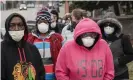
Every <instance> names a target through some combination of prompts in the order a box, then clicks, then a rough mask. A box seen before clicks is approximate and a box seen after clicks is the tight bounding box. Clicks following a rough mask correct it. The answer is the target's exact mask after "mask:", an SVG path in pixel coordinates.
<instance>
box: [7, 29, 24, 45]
mask: <svg viewBox="0 0 133 80" xmlns="http://www.w3.org/2000/svg"><path fill="white" fill-rule="evenodd" d="M9 34H10V36H11V38H12V39H13V40H14V41H16V42H19V41H20V40H21V39H22V38H23V36H24V30H21V31H9Z"/></svg>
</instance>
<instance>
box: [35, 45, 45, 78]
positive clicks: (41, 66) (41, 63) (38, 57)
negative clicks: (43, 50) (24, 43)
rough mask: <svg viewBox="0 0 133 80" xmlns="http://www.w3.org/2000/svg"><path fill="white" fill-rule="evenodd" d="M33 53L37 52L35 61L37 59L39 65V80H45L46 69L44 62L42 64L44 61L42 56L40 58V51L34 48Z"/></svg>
mask: <svg viewBox="0 0 133 80" xmlns="http://www.w3.org/2000/svg"><path fill="white" fill-rule="evenodd" d="M33 51H35V53H36V56H35V59H36V63H37V65H38V70H39V71H38V72H39V74H38V76H39V78H40V79H39V80H45V79H44V76H45V70H44V67H43V62H42V59H41V56H40V53H39V51H38V49H37V48H36V47H35V46H34V49H33Z"/></svg>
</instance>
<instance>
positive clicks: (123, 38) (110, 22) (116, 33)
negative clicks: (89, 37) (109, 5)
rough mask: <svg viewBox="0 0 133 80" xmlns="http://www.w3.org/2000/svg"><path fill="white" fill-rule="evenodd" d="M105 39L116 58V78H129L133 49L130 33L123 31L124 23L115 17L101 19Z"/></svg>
mask: <svg viewBox="0 0 133 80" xmlns="http://www.w3.org/2000/svg"><path fill="white" fill-rule="evenodd" d="M97 23H98V25H99V27H100V29H101V32H102V35H103V39H104V40H106V41H107V43H108V45H109V47H110V49H111V51H112V55H113V58H114V67H115V78H114V80H125V79H126V80H127V79H129V75H128V68H127V66H126V64H127V63H129V62H131V61H132V60H133V49H132V45H131V42H130V38H129V36H128V35H125V34H123V33H122V24H121V23H120V22H119V21H118V20H117V19H116V18H115V17H107V18H104V19H102V20H99V21H98V22H97Z"/></svg>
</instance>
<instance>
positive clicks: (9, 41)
mask: <svg viewBox="0 0 133 80" xmlns="http://www.w3.org/2000/svg"><path fill="white" fill-rule="evenodd" d="M122 27H123V26H122V24H121V22H120V21H119V20H118V19H117V18H116V17H115V16H111V17H109V16H105V17H104V18H103V19H101V20H99V21H97V22H96V21H94V20H92V19H91V18H89V17H88V16H87V12H86V11H85V10H82V9H79V8H78V9H74V10H72V12H71V13H66V14H65V16H64V17H63V18H60V17H59V14H58V12H57V11H56V10H51V11H50V12H49V11H48V9H47V8H42V9H41V10H39V11H38V12H37V15H36V26H35V30H34V32H28V26H27V23H26V20H25V18H24V17H23V16H22V15H20V14H18V13H13V14H11V15H9V16H8V18H7V19H6V22H5V29H6V34H5V35H4V37H3V41H2V42H1V80H129V71H128V67H127V65H126V64H128V63H129V62H131V61H133V48H132V44H131V42H130V37H129V35H126V34H123V33H122V30H123V28H122ZM8 51H9V52H8Z"/></svg>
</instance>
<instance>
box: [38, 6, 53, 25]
mask: <svg viewBox="0 0 133 80" xmlns="http://www.w3.org/2000/svg"><path fill="white" fill-rule="evenodd" d="M42 19H43V20H46V21H48V22H49V23H51V14H50V13H49V12H48V9H47V8H42V9H41V10H40V11H39V12H37V17H36V21H37V22H38V21H39V20H42Z"/></svg>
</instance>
